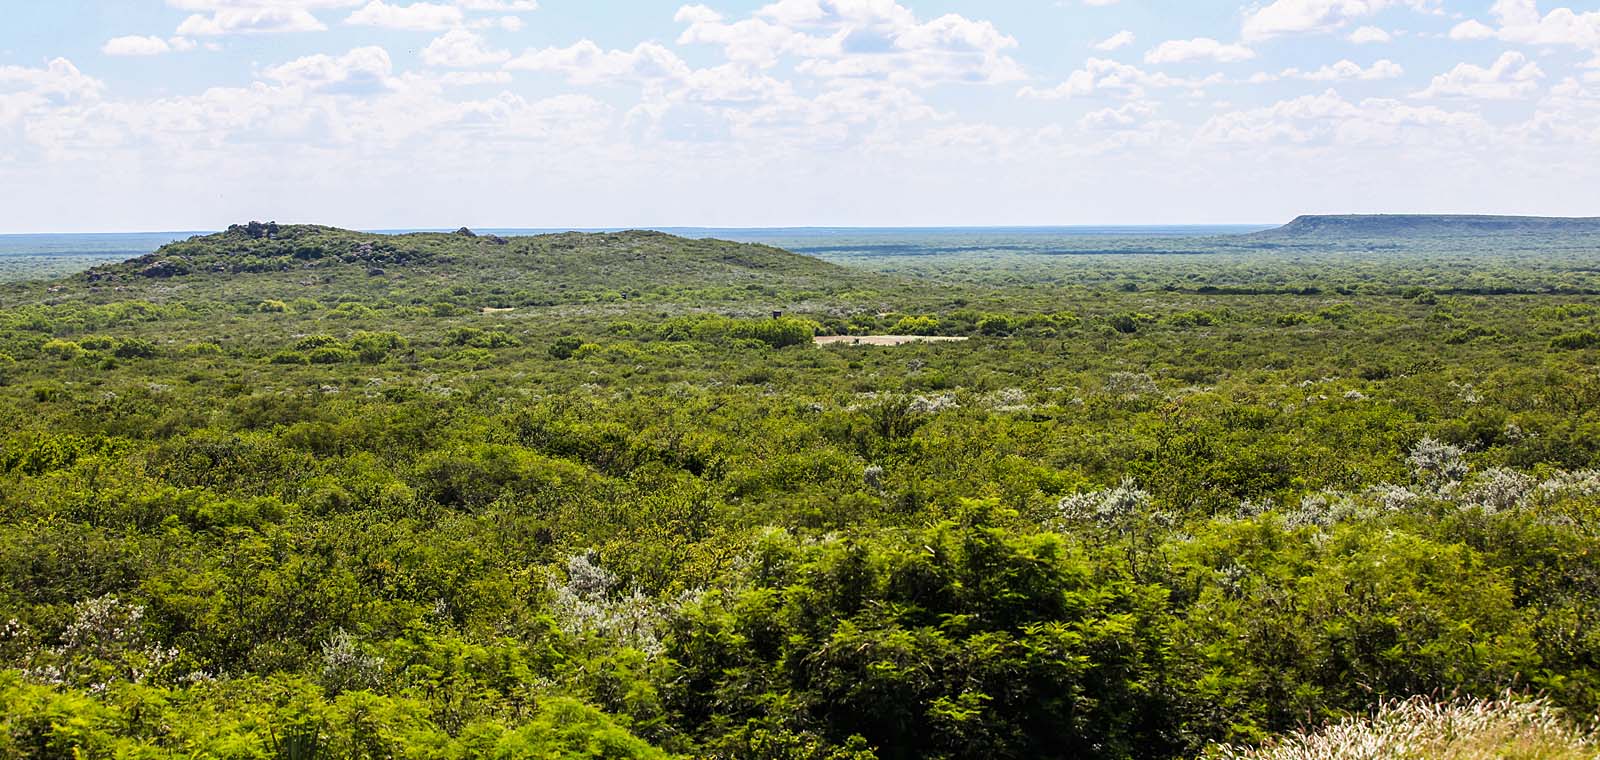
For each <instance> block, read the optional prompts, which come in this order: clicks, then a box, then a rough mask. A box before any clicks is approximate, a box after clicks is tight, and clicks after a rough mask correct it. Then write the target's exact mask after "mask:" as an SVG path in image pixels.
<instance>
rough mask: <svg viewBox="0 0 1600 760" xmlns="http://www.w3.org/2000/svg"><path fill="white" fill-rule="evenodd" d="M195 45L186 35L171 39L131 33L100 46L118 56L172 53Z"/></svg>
mask: <svg viewBox="0 0 1600 760" xmlns="http://www.w3.org/2000/svg"><path fill="white" fill-rule="evenodd" d="M194 46H195V45H194V42H193V41H191V40H189V39H187V38H184V37H173V38H172V39H171V40H170V41H169V40H164V39H162V38H160V37H141V36H138V35H130V36H127V37H116V38H113V39H110V40H107V41H106V44H105V45H103V46H102V47H101V48H100V52H102V53H105V54H106V55H116V56H149V55H162V54H165V53H171V52H173V51H175V50H192V49H194Z"/></svg>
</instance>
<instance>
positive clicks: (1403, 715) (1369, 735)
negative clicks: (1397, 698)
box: [1208, 697, 1600, 760]
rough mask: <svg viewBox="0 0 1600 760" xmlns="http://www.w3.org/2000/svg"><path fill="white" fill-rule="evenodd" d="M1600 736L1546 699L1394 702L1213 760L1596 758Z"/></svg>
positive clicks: (1224, 750) (1216, 754)
mask: <svg viewBox="0 0 1600 760" xmlns="http://www.w3.org/2000/svg"><path fill="white" fill-rule="evenodd" d="M1597 758H1600V740H1597V737H1596V735H1595V734H1594V733H1592V732H1588V731H1584V730H1582V729H1580V728H1578V727H1577V726H1575V725H1574V724H1573V723H1572V722H1571V721H1569V720H1568V719H1567V717H1566V716H1565V715H1563V714H1562V712H1561V711H1560V710H1559V709H1557V708H1555V707H1554V706H1553V705H1551V704H1550V703H1549V702H1547V701H1545V700H1542V699H1531V700H1530V699H1516V698H1513V697H1506V698H1503V699H1497V700H1483V699H1470V700H1458V701H1453V702H1436V701H1433V700H1431V699H1427V698H1425V697H1416V698H1413V699H1408V700H1406V701H1403V702H1393V703H1390V704H1388V705H1385V706H1384V707H1383V708H1382V709H1380V710H1379V711H1378V713H1377V715H1375V716H1372V717H1367V718H1355V719H1349V720H1345V721H1342V722H1339V723H1335V724H1332V725H1329V726H1326V727H1323V728H1321V729H1319V730H1316V731H1310V732H1301V733H1297V734H1292V735H1289V736H1286V737H1283V738H1281V739H1279V740H1277V741H1276V742H1274V743H1272V744H1269V745H1267V746H1264V747H1260V748H1248V747H1217V748H1215V749H1213V750H1212V751H1211V753H1210V754H1209V755H1208V760H1596V759H1597Z"/></svg>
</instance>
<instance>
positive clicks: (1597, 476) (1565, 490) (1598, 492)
mask: <svg viewBox="0 0 1600 760" xmlns="http://www.w3.org/2000/svg"><path fill="white" fill-rule="evenodd" d="M1534 494H1535V498H1537V499H1538V500H1539V501H1541V502H1549V501H1554V500H1556V499H1563V498H1587V497H1592V496H1600V470H1578V471H1576V472H1558V473H1556V474H1554V475H1551V476H1550V477H1548V478H1545V479H1544V480H1543V481H1541V482H1540V483H1539V485H1538V486H1536V487H1535V489H1534Z"/></svg>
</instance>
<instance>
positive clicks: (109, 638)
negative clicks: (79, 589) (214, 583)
mask: <svg viewBox="0 0 1600 760" xmlns="http://www.w3.org/2000/svg"><path fill="white" fill-rule="evenodd" d="M72 611H73V620H72V622H71V623H69V624H67V627H66V629H65V630H64V631H62V633H61V640H60V643H59V644H58V645H56V646H53V647H45V648H40V649H38V650H36V651H35V652H33V653H32V655H31V656H29V657H28V658H27V659H28V660H29V662H30V665H29V667H28V668H27V670H26V672H27V674H28V675H29V676H30V677H31V678H33V679H35V680H37V681H42V682H44V683H49V684H56V685H68V686H77V687H82V688H87V689H89V690H90V691H95V692H100V691H104V690H105V689H106V688H107V687H108V686H110V684H111V683H113V682H115V681H128V682H132V683H144V682H146V681H150V680H154V679H156V678H159V677H162V676H165V675H168V673H167V671H169V670H170V669H171V667H172V665H173V664H174V663H175V662H176V661H177V659H178V650H177V649H176V648H173V647H164V646H161V645H160V643H159V642H157V641H155V640H154V638H153V637H152V636H150V635H149V632H148V631H147V630H146V626H145V623H144V607H141V606H139V605H137V604H129V603H125V602H122V601H120V600H119V599H117V597H115V596H111V595H107V596H102V597H97V598H94V599H86V600H84V601H81V602H78V603H77V604H75V605H73V608H72Z"/></svg>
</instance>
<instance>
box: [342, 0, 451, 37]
mask: <svg viewBox="0 0 1600 760" xmlns="http://www.w3.org/2000/svg"><path fill="white" fill-rule="evenodd" d="M464 20H465V16H463V15H462V13H461V9H460V8H458V7H456V6H453V5H436V4H434V3H412V4H410V5H390V4H388V3H385V2H384V1H383V0H372V1H371V2H369V3H367V4H366V5H364V6H362V7H361V8H359V9H358V10H356V11H355V12H354V13H351V14H350V16H349V17H348V18H346V19H345V20H344V22H345V23H346V24H350V25H352V26H376V27H380V28H383V29H400V30H405V31H417V32H430V31H441V30H444V29H451V28H454V27H458V26H460V25H461V24H462V22H463V21H464Z"/></svg>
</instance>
